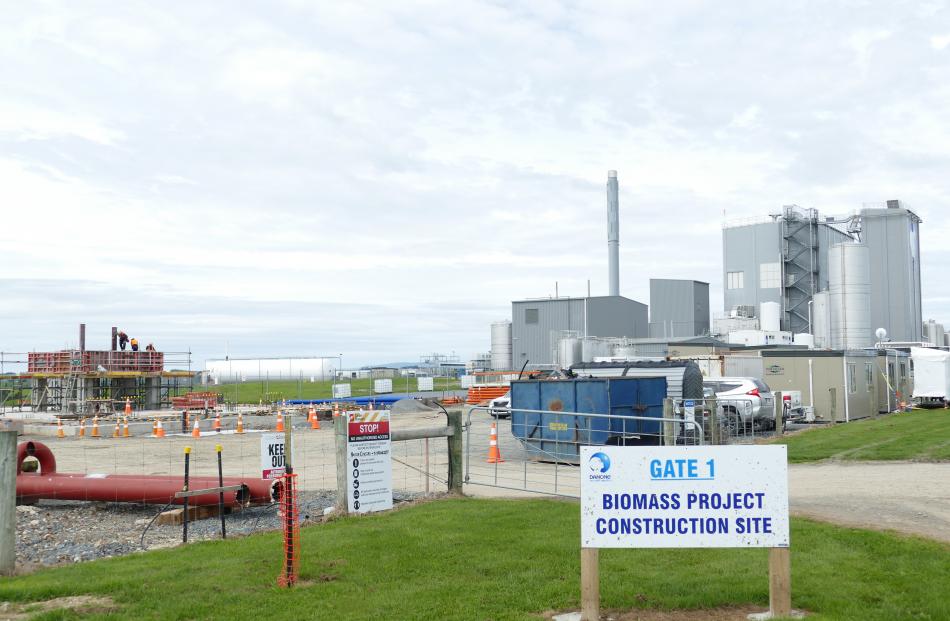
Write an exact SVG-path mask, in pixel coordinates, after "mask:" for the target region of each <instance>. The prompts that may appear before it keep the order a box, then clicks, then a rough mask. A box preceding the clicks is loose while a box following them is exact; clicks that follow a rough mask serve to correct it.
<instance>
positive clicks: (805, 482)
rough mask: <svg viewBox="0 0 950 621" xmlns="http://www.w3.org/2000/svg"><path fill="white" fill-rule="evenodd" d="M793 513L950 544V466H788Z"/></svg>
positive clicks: (869, 464)
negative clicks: (918, 536) (919, 536)
mask: <svg viewBox="0 0 950 621" xmlns="http://www.w3.org/2000/svg"><path fill="white" fill-rule="evenodd" d="M788 470H789V506H790V508H791V510H792V513H793V514H795V515H801V516H806V517H814V518H817V519H821V520H826V521H829V522H835V523H837V524H844V525H846V526H857V527H860V528H873V529H878V530H895V531H898V532H902V533H906V534H911V535H921V536H923V537H929V538H931V539H939V540H942V541H947V542H950V463H922V462H821V463H816V464H793V465H791V466H789V469H788Z"/></svg>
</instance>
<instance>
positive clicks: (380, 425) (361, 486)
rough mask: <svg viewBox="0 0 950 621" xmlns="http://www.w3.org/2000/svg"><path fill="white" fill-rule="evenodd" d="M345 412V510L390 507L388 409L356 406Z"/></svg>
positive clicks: (390, 481)
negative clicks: (355, 408) (357, 407)
mask: <svg viewBox="0 0 950 621" xmlns="http://www.w3.org/2000/svg"><path fill="white" fill-rule="evenodd" d="M346 416H347V424H346V458H347V469H346V490H347V491H346V507H347V510H348V511H349V512H351V513H370V512H373V511H385V510H386V509H392V506H393V464H392V443H391V440H390V434H389V418H390V417H389V410H357V411H352V412H347V413H346Z"/></svg>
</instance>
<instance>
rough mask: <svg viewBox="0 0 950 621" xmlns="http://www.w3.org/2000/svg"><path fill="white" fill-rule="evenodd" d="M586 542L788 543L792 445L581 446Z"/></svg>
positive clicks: (674, 544)
mask: <svg viewBox="0 0 950 621" xmlns="http://www.w3.org/2000/svg"><path fill="white" fill-rule="evenodd" d="M580 465H581V546H582V547H585V548H733V547H764V548H785V547H788V545H789V532H788V461H787V450H786V447H785V445H773V446H683V447H677V446H665V447H659V446H657V447H643V446H637V447H633V446H626V447H623V446H585V447H581V464H580Z"/></svg>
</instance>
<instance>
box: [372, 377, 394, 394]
mask: <svg viewBox="0 0 950 621" xmlns="http://www.w3.org/2000/svg"><path fill="white" fill-rule="evenodd" d="M392 391H393V381H392V380H391V379H378V380H373V392H375V393H376V394H377V395H383V394H388V393H391V392H392Z"/></svg>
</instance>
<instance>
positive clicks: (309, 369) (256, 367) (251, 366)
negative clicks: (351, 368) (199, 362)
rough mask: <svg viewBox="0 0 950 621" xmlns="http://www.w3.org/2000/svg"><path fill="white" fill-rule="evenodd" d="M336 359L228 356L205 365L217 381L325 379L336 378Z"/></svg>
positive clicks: (337, 361) (337, 360) (209, 361)
mask: <svg viewBox="0 0 950 621" xmlns="http://www.w3.org/2000/svg"><path fill="white" fill-rule="evenodd" d="M339 360H340V359H339V358H336V357H332V358H331V357H326V358H322V357H321V358H228V359H227V360H208V361H206V362H205V368H206V370H207V371H208V375H209V376H210V377H211V378H213V379H214V381H215V382H216V383H220V382H246V381H254V380H260V379H272V380H277V379H303V380H311V379H313V380H328V379H333V378H334V377H336V371H337V368H338V367H339V364H340V363H339Z"/></svg>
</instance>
